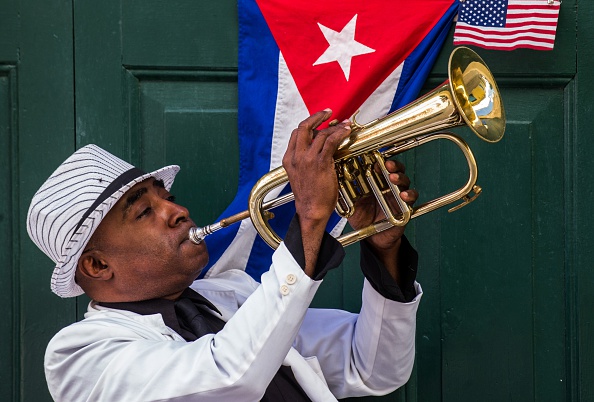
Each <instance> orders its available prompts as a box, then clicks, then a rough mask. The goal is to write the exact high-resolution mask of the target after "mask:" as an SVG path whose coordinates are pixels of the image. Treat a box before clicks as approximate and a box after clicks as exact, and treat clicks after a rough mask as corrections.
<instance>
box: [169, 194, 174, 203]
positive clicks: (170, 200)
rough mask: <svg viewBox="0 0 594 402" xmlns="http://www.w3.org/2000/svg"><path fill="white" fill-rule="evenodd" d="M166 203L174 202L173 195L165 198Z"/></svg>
mask: <svg viewBox="0 0 594 402" xmlns="http://www.w3.org/2000/svg"><path fill="white" fill-rule="evenodd" d="M167 201H169V202H175V196H174V195H170V196H169V197H167Z"/></svg>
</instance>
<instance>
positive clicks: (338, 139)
mask: <svg viewBox="0 0 594 402" xmlns="http://www.w3.org/2000/svg"><path fill="white" fill-rule="evenodd" d="M350 134H351V123H350V121H348V120H344V121H343V122H342V123H339V124H336V125H334V126H332V127H328V128H326V129H324V130H320V131H319V132H318V133H317V135H316V137H315V138H314V141H313V143H312V149H313V150H316V151H317V152H318V153H320V154H324V155H327V154H329V155H334V153H335V152H336V150H337V149H338V146H339V145H340V144H341V143H342V141H343V140H344V139H345V138H347V137H348V136H349V135H350Z"/></svg>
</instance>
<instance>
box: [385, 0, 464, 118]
mask: <svg viewBox="0 0 594 402" xmlns="http://www.w3.org/2000/svg"><path fill="white" fill-rule="evenodd" d="M457 12H458V2H454V4H452V6H451V7H450V8H449V9H448V11H447V12H446V13H445V14H444V15H443V17H442V18H441V19H440V20H439V22H438V23H437V24H436V25H435V26H434V27H433V29H431V31H430V32H429V34H428V35H427V36H426V37H425V38H424V39H423V41H422V42H421V43H420V44H419V46H417V47H416V48H415V50H413V52H412V53H411V54H410V55H409V56H408V57H407V58H406V60H405V61H404V66H403V68H402V74H401V76H400V81H399V82H398V89H397V90H396V95H395V96H394V101H393V102H392V107H391V108H390V111H394V110H397V109H399V108H401V107H403V106H406V105H407V104H409V103H410V102H412V101H414V100H415V99H416V98H417V97H418V96H419V92H420V91H421V88H422V87H423V85H424V84H425V80H426V79H427V76H428V75H429V73H430V72H431V69H432V68H433V64H434V63H435V59H437V56H438V55H439V52H440V51H441V49H442V47H443V43H444V42H445V40H446V38H447V36H448V33H449V32H450V27H451V24H452V21H453V19H454V16H455V15H456V13H457Z"/></svg>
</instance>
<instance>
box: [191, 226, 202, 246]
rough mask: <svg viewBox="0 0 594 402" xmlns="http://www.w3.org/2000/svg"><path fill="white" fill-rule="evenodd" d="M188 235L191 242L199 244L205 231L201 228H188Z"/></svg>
mask: <svg viewBox="0 0 594 402" xmlns="http://www.w3.org/2000/svg"><path fill="white" fill-rule="evenodd" d="M188 237H189V239H190V241H191V242H192V243H194V244H200V243H202V240H204V238H205V237H206V233H205V232H204V230H203V228H190V233H189V234H188Z"/></svg>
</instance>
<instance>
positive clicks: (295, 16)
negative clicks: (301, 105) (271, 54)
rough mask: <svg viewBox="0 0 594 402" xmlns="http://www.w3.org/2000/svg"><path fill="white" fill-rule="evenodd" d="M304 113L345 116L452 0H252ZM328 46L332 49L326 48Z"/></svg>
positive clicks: (373, 88)
mask: <svg viewBox="0 0 594 402" xmlns="http://www.w3.org/2000/svg"><path fill="white" fill-rule="evenodd" d="M256 1H257V3H258V6H259V8H260V11H261V12H262V15H263V16H264V18H265V20H266V22H267V24H268V27H269V28H270V31H271V32H272V35H273V37H274V39H275V41H276V43H277V45H278V47H279V49H280V51H281V53H282V55H283V57H284V59H285V61H286V63H287V67H288V69H289V71H290V72H291V75H292V76H293V79H294V80H295V83H296V84H297V88H298V89H299V92H300V94H301V96H302V98H303V100H304V102H305V105H306V106H307V108H308V110H309V112H310V113H314V112H317V111H319V110H322V109H325V108H328V107H329V108H331V109H332V110H333V111H334V112H335V113H334V117H336V118H339V119H344V118H348V117H350V116H351V115H352V114H353V113H354V112H355V111H356V109H357V108H358V107H359V106H360V105H361V103H362V102H363V101H365V99H367V98H368V97H369V95H371V94H372V93H373V91H375V89H376V88H377V87H378V86H379V85H380V84H381V83H382V82H383V81H384V80H385V79H386V78H387V77H388V75H390V73H392V71H393V70H394V69H395V68H396V67H397V66H399V65H400V64H401V63H403V62H404V60H405V59H406V57H408V55H409V54H410V53H411V52H412V51H413V50H414V49H415V48H416V47H417V46H418V45H419V43H420V42H421V41H422V40H423V38H425V36H426V35H427V34H428V33H429V31H431V29H432V28H433V26H434V25H435V24H436V23H437V22H438V21H439V20H440V18H441V17H443V15H444V14H445V12H446V11H447V10H448V9H449V7H451V5H452V3H453V0H415V1H385V0H360V1H355V0H343V1H339V0H330V1H322V0H318V1H311V0H256ZM330 48H332V49H330Z"/></svg>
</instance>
